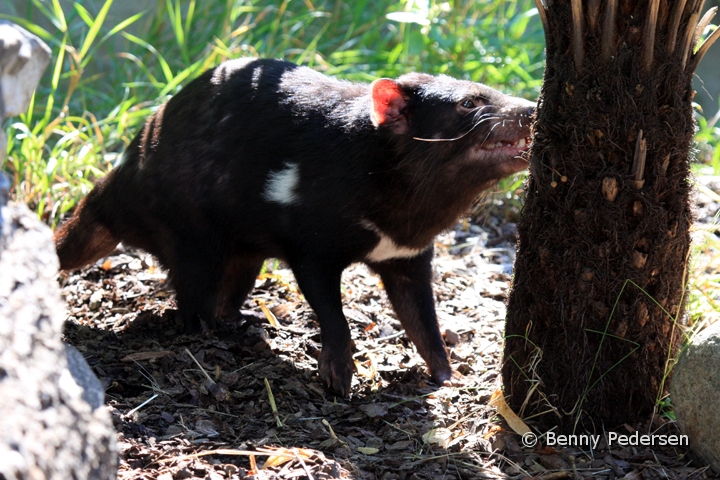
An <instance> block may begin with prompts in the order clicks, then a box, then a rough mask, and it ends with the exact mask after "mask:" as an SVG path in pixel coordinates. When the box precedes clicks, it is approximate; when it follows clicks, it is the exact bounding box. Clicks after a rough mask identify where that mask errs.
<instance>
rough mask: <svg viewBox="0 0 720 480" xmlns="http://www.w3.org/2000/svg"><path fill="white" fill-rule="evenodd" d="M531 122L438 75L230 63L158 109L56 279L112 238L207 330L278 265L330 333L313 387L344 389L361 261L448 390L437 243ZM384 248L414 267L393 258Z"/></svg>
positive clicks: (515, 159)
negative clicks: (352, 296) (372, 74)
mask: <svg viewBox="0 0 720 480" xmlns="http://www.w3.org/2000/svg"><path fill="white" fill-rule="evenodd" d="M468 101H469V102H470V103H468ZM532 111H533V107H532V104H531V103H529V102H526V101H524V100H520V99H516V98H512V97H508V96H505V95H503V94H501V93H500V92H497V91H495V90H492V89H490V88H488V87H486V86H483V85H480V84H476V83H472V82H466V81H459V80H454V79H451V78H449V77H445V76H440V77H433V76H430V75H424V74H414V73H413V74H408V75H403V76H401V77H400V78H398V79H397V80H396V81H391V80H379V81H377V82H375V83H373V84H372V85H363V84H353V83H348V82H342V81H338V80H334V79H331V78H328V77H325V76H323V75H321V74H319V73H317V72H315V71H313V70H311V69H308V68H304V67H298V66H297V65H294V64H292V63H288V62H282V61H277V60H262V59H260V60H257V59H240V60H235V61H230V62H227V63H224V64H222V65H220V66H219V67H217V68H215V69H213V70H210V71H208V72H206V73H205V74H203V75H202V76H200V77H199V78H198V79H196V80H194V81H193V82H191V83H189V84H188V85H187V86H186V87H185V88H184V89H183V90H182V91H181V92H180V93H178V94H177V95H176V96H175V97H173V98H172V99H171V100H170V101H169V102H168V103H167V104H165V105H163V106H162V107H161V108H160V109H159V110H158V112H157V113H156V114H155V115H153V117H151V118H150V119H149V120H148V122H147V123H146V125H145V128H144V129H143V131H142V132H141V133H140V134H139V135H138V136H137V137H136V138H135V139H134V140H133V141H132V143H131V144H130V145H129V147H128V148H127V151H126V152H125V154H124V157H123V160H122V162H121V164H120V165H119V166H118V167H117V168H115V169H114V170H113V171H112V172H111V173H110V174H109V175H107V176H106V177H105V178H103V179H101V180H100V181H99V182H98V184H97V186H96V188H95V189H94V190H93V191H92V192H90V194H89V195H88V196H87V198H86V199H85V200H84V201H83V202H81V204H80V205H79V207H78V209H77V211H76V212H75V214H74V216H73V217H72V218H71V219H70V220H68V221H67V222H66V223H65V224H64V225H62V227H61V228H60V229H58V231H57V232H56V235H55V239H56V244H57V250H58V254H59V256H60V262H61V268H63V269H72V268H79V267H81V266H83V265H85V264H88V263H90V262H93V261H95V260H97V259H98V258H101V257H102V256H105V255H107V254H109V253H110V252H111V251H112V250H113V249H114V247H115V246H116V245H117V243H118V242H119V241H122V242H124V243H125V244H128V245H132V246H136V247H140V248H142V249H144V250H147V251H148V252H150V253H152V254H154V255H155V256H156V257H157V258H158V259H159V260H160V262H161V263H162V264H163V265H164V266H165V267H167V268H168V270H169V272H170V275H171V277H172V281H173V285H174V287H175V289H176V291H177V301H178V305H179V309H180V315H181V316H182V318H183V319H184V322H185V325H186V329H187V330H188V331H197V330H199V329H200V328H201V320H203V321H205V322H206V323H207V324H208V325H210V326H212V325H213V323H214V320H213V319H214V316H215V314H216V313H217V312H221V313H226V314H228V313H231V312H233V311H234V312H237V310H238V309H239V308H240V306H241V305H242V303H243V301H244V300H245V297H246V296H247V294H248V293H249V292H250V290H251V289H252V287H253V284H254V279H255V277H256V276H257V274H258V272H259V270H260V268H261V265H262V262H263V260H264V259H265V258H268V257H277V258H282V259H284V260H286V261H287V262H288V263H289V264H290V266H291V267H292V269H293V272H294V273H295V276H296V278H297V281H298V284H299V286H300V288H301V290H302V292H303V294H304V296H305V298H306V299H307V300H308V302H310V305H311V306H312V307H313V309H314V310H315V312H316V313H317V316H318V319H319V322H320V326H321V330H322V341H323V350H322V354H321V358H320V361H319V368H320V374H321V377H322V378H323V379H324V381H326V382H327V383H328V385H329V386H331V387H332V388H334V389H336V390H338V391H340V392H341V393H343V394H347V393H348V392H349V388H350V382H351V378H352V372H353V369H354V367H353V362H352V342H351V340H350V332H349V329H348V325H347V321H346V320H345V317H344V316H343V313H342V305H341V297H340V275H341V273H342V271H343V270H344V269H345V268H346V267H347V266H348V265H350V264H351V263H352V262H358V261H363V262H365V263H367V264H368V265H369V266H370V267H371V268H372V269H373V270H375V271H376V272H378V273H379V274H380V276H381V277H382V280H383V284H384V285H385V288H386V290H387V292H388V295H389V298H390V300H391V302H392V304H393V307H394V308H395V311H396V313H397V315H398V318H399V319H400V321H401V323H402V324H403V327H404V328H405V331H406V333H407V335H408V337H410V339H411V340H412V341H413V342H414V343H415V345H416V346H417V349H418V351H419V353H420V354H421V355H422V357H423V358H424V359H425V361H426V362H427V364H428V366H429V368H430V371H431V373H432V375H433V377H434V379H435V380H436V381H438V382H440V383H444V382H447V381H448V380H449V379H450V377H451V374H452V371H451V368H450V365H449V362H448V358H447V354H446V351H445V348H444V345H443V341H442V338H441V335H440V332H439V329H438V325H437V320H436V317H435V309H434V301H433V294H432V288H431V266H430V262H431V258H432V240H433V237H434V236H435V235H437V234H438V233H439V232H441V231H442V230H443V229H446V228H448V227H449V226H451V225H452V224H453V223H454V222H455V221H456V220H457V218H458V217H459V216H460V215H461V214H462V213H463V212H464V211H465V210H466V209H467V208H468V207H469V206H470V205H471V203H472V202H473V200H474V199H475V198H476V197H477V196H478V194H480V192H482V191H483V190H484V189H486V188H487V187H489V186H491V185H493V184H494V183H496V182H497V181H498V180H499V179H500V178H502V177H504V176H506V175H509V174H511V173H513V172H515V171H518V170H520V169H522V168H525V166H527V162H526V161H525V160H524V159H522V158H521V157H520V155H521V153H522V150H523V146H522V143H521V144H520V145H519V146H517V145H514V144H515V143H516V142H517V141H518V140H524V139H525V138H526V137H528V136H529V128H528V127H529V122H530V120H529V118H528V117H529V116H530V115H531V114H532ZM431 140H436V141H431ZM489 146H493V147H495V148H492V149H488V147H489ZM293 169H294V170H295V174H296V175H295V176H294V177H295V178H296V179H297V183H296V185H295V188H294V189H292V190H291V191H290V194H288V189H282V188H279V187H278V188H277V189H276V190H277V192H276V195H275V197H273V195H271V194H270V191H269V190H268V188H269V185H270V184H271V183H273V179H275V181H276V182H277V181H278V180H277V179H278V178H279V177H282V176H283V175H285V178H286V180H287V179H292V178H293V174H292V170H293ZM280 186H282V185H280ZM283 193H284V194H285V195H284V196H283ZM281 200H284V201H285V203H283V202H282V201H281ZM381 235H382V236H385V237H387V238H389V239H391V240H392V242H394V246H395V247H397V248H395V250H394V251H395V252H397V251H400V252H401V253H403V252H404V256H401V257H394V258H393V257H391V258H385V257H383V255H382V253H383V252H380V251H379V250H377V249H376V248H379V247H378V245H379V243H380V239H381ZM384 242H385V244H384V245H388V241H387V239H386V240H384ZM399 247H403V248H404V249H403V250H401V249H400V248H399ZM387 251H393V250H392V249H389V250H387ZM372 252H375V253H374V254H373V253H372ZM386 256H387V255H386Z"/></svg>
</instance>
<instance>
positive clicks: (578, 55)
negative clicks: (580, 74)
mask: <svg viewBox="0 0 720 480" xmlns="http://www.w3.org/2000/svg"><path fill="white" fill-rule="evenodd" d="M570 1H571V3H572V16H573V33H574V38H573V51H574V56H575V70H577V71H580V69H581V68H582V63H583V58H584V57H585V52H584V48H583V47H584V45H583V22H582V19H583V10H582V1H581V0H570Z"/></svg>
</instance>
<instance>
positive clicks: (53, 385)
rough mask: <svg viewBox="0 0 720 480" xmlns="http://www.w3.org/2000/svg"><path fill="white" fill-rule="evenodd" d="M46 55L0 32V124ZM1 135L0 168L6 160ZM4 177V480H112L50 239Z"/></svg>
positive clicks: (106, 422) (104, 434) (111, 448)
mask: <svg viewBox="0 0 720 480" xmlns="http://www.w3.org/2000/svg"><path fill="white" fill-rule="evenodd" d="M49 57H50V52H49V49H48V48H47V46H46V45H45V44H44V43H42V41H40V40H39V39H38V38H37V37H35V36H34V35H31V34H30V33H28V32H27V31H25V30H23V29H22V28H19V27H17V26H15V25H12V24H8V23H7V22H0V124H2V121H3V120H4V117H5V116H10V115H15V114H18V113H20V112H22V111H24V110H25V109H26V108H27V106H28V103H29V100H30V96H31V95H32V92H33V90H34V88H35V85H37V82H38V80H39V78H40V75H41V74H42V72H43V70H44V69H45V66H46V65H47V63H48V60H49ZM5 143H6V142H5V136H4V131H0V165H2V160H3V157H4V152H5ZM9 190H10V184H9V181H8V180H7V178H6V177H5V176H4V175H3V174H2V172H0V479H2V480H21V479H32V480H35V479H37V480H41V479H42V480H46V479H48V480H49V479H58V480H67V479H98V480H100V479H108V480H109V479H114V478H115V476H116V471H117V454H116V447H115V437H116V434H115V430H114V429H113V425H112V422H111V420H110V415H109V414H108V412H107V410H106V409H105V408H101V406H102V404H103V399H104V398H103V397H104V391H103V389H102V386H101V385H100V383H99V381H98V379H97V377H95V375H94V374H93V372H92V370H91V369H90V367H89V366H88V365H87V362H86V361H85V359H84V358H83V356H82V354H81V353H80V352H79V351H77V350H76V349H75V348H73V347H67V348H66V347H65V345H63V343H62V341H61V340H60V337H61V334H62V329H63V324H64V317H65V312H64V306H63V304H62V302H61V300H60V291H59V288H58V285H57V282H56V280H55V274H56V272H57V269H58V259H57V255H56V254H55V247H54V245H53V242H52V234H51V232H50V229H49V228H48V227H47V226H46V225H44V224H42V223H40V222H39V221H38V220H37V218H35V216H34V215H33V214H32V213H31V212H30V210H28V209H27V207H25V206H24V205H13V204H10V205H8V206H6V205H7V201H8V196H9Z"/></svg>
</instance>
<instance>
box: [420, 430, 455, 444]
mask: <svg viewBox="0 0 720 480" xmlns="http://www.w3.org/2000/svg"><path fill="white" fill-rule="evenodd" d="M452 435H453V434H452V432H451V431H450V430H448V429H447V428H433V429H432V430H430V431H429V432H427V433H426V434H425V435H423V437H422V438H423V440H424V441H425V443H430V444H432V445H437V446H438V447H442V448H447V446H448V444H449V443H450V440H451V439H452Z"/></svg>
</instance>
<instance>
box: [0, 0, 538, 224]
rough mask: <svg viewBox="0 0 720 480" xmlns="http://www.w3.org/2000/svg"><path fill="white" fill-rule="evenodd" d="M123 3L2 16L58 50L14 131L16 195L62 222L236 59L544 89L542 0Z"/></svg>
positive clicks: (37, 1) (527, 92) (523, 91)
mask: <svg viewBox="0 0 720 480" xmlns="http://www.w3.org/2000/svg"><path fill="white" fill-rule="evenodd" d="M3 1H5V2H8V1H9V0H3ZM112 4H113V0H105V2H104V3H101V2H89V1H85V2H82V1H77V2H74V3H71V4H68V3H65V2H63V3H61V2H60V0H31V1H30V3H29V4H28V5H27V7H26V10H25V11H23V12H22V14H21V15H22V16H19V15H7V14H0V18H6V19H9V20H11V21H14V22H16V23H18V24H20V25H22V26H24V27H25V28H27V29H28V30H30V31H32V32H33V33H35V34H36V35H38V36H40V37H41V38H42V39H43V40H44V41H45V42H46V43H48V45H49V46H50V47H51V48H52V50H53V58H54V64H53V65H52V66H51V68H48V71H47V72H46V75H45V77H44V79H43V80H42V82H41V86H40V87H39V88H38V90H37V92H36V95H35V98H34V102H33V105H32V106H31V107H30V109H29V110H28V112H27V113H26V114H25V115H23V116H21V117H20V118H19V119H15V121H13V122H12V123H10V124H9V125H7V126H6V128H7V131H8V138H9V139H10V141H9V147H8V158H7V161H6V163H5V165H4V166H3V169H4V170H6V171H8V172H9V174H10V175H11V176H12V177H13V178H14V191H13V194H14V195H15V197H16V198H17V199H18V200H21V201H24V202H26V203H28V204H29V205H30V206H31V208H34V209H36V211H37V213H38V215H39V216H40V217H41V218H43V219H45V220H46V221H48V222H49V223H51V224H55V223H56V222H57V220H58V219H59V217H60V215H62V214H63V213H64V212H66V211H67V210H69V209H71V208H72V207H73V206H74V205H75V204H76V202H77V201H78V200H79V199H80V198H82V196H84V195H85V193H87V191H88V190H89V188H90V187H91V184H92V181H93V180H94V179H95V178H96V177H98V176H101V175H103V174H104V173H105V172H107V171H108V170H109V169H110V168H111V166H112V162H113V161H114V160H115V159H116V158H117V156H118V154H119V152H121V151H122V149H123V147H124V146H125V145H127V144H128V143H129V141H130V140H131V139H132V137H133V136H134V134H135V133H136V132H137V130H138V129H139V125H140V124H141V122H142V121H143V120H144V118H145V117H146V116H147V115H148V114H149V113H151V112H152V111H153V109H154V107H156V106H157V105H159V104H160V103H162V102H164V101H165V100H167V98H168V97H169V96H170V95H172V94H174V93H176V92H177V91H178V90H179V89H180V88H181V86H182V85H183V84H184V83H187V82H188V81H189V80H191V79H192V78H194V77H196V76H197V75H198V74H199V73H201V72H202V71H204V70H205V69H207V68H209V67H212V66H214V65H216V64H218V63H220V62H221V61H223V60H225V59H228V58H235V57H239V56H265V57H274V58H285V59H288V60H291V61H295V62H298V63H302V64H305V65H309V66H312V67H314V68H316V69H319V70H321V71H324V72H325V73H327V74H329V75H336V76H338V77H341V78H346V79H352V80H361V81H370V80H373V79H375V78H378V77H383V76H386V77H395V76H397V75H399V74H401V73H404V72H407V71H411V70H417V71H425V72H429V73H446V74H449V75H452V76H456V77H461V78H467V79H472V80H475V81H481V82H484V83H487V84H490V85H494V86H497V87H498V88H500V89H503V90H506V91H509V92H513V93H516V94H520V95H524V96H526V97H529V98H534V97H536V96H537V94H538V92H539V88H540V84H541V76H542V68H543V63H542V62H543V57H542V56H543V46H544V44H543V42H544V39H543V34H542V27H541V26H540V22H539V21H538V18H537V13H536V11H535V10H534V3H533V1H532V0H509V1H508V0H503V1H479V2H470V1H464V2H463V1H457V2H436V1H434V0H404V1H391V0H376V1H373V2H370V1H368V0H359V1H357V2H343V1H339V0H317V1H312V0H304V1H303V0H284V1H283V2H282V3H278V2H275V1H269V0H225V1H218V2H199V1H197V0H157V1H156V3H155V4H154V5H151V6H150V8H148V9H147V10H145V11H139V12H136V13H134V14H133V15H130V16H129V17H128V18H124V19H121V20H120V21H118V22H117V23H115V24H113V25H109V24H108V23H109V22H108V20H107V18H108V12H109V11H110V10H111V7H112ZM6 5H9V4H7V3H6ZM10 10H11V9H10Z"/></svg>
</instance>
